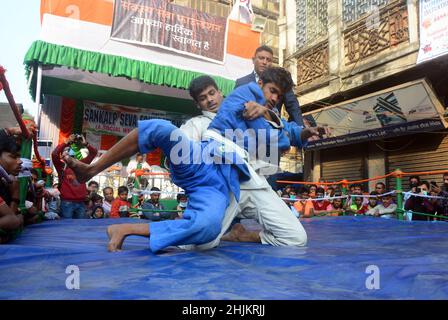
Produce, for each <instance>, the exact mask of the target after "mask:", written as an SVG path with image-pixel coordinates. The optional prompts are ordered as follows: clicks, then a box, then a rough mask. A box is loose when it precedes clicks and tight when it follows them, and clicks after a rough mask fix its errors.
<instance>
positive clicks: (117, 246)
mask: <svg viewBox="0 0 448 320" xmlns="http://www.w3.org/2000/svg"><path fill="white" fill-rule="evenodd" d="M107 236H108V237H109V243H108V244H107V250H108V251H109V252H117V251H121V247H122V246H123V241H124V238H125V234H124V233H122V232H120V226H119V225H116V224H114V225H111V226H109V227H108V228H107Z"/></svg>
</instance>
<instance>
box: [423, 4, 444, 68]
mask: <svg viewBox="0 0 448 320" xmlns="http://www.w3.org/2000/svg"><path fill="white" fill-rule="evenodd" d="M419 3H420V23H419V27H420V51H419V53H418V58H417V63H421V62H424V61H427V60H430V59H434V58H437V57H439V56H441V55H444V54H447V53H448V0H421V1H419Z"/></svg>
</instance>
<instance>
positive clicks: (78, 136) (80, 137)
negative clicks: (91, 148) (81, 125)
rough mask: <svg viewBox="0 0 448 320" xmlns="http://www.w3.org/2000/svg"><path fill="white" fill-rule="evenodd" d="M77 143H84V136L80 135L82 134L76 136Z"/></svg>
mask: <svg viewBox="0 0 448 320" xmlns="http://www.w3.org/2000/svg"><path fill="white" fill-rule="evenodd" d="M75 141H76V142H82V135H80V134H75Z"/></svg>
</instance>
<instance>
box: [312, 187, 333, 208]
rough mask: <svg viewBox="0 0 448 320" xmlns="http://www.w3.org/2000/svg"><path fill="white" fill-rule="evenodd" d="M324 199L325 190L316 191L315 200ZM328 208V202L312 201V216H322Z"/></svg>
mask: <svg viewBox="0 0 448 320" xmlns="http://www.w3.org/2000/svg"><path fill="white" fill-rule="evenodd" d="M324 197H325V190H324V189H323V188H317V189H316V198H317V199H323V198H324ZM329 206H330V202H329V201H328V200H317V201H313V207H314V214H315V215H317V214H322V213H325V212H326V211H327V209H328V207H329Z"/></svg>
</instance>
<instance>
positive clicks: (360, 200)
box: [278, 172, 448, 221]
mask: <svg viewBox="0 0 448 320" xmlns="http://www.w3.org/2000/svg"><path fill="white" fill-rule="evenodd" d="M408 182H409V185H410V190H409V191H404V192H403V193H404V196H403V207H402V208H401V210H404V212H405V219H407V220H423V221H435V220H441V221H448V219H445V218H444V217H447V218H448V172H446V173H444V174H443V186H438V185H437V183H436V182H434V181H431V182H428V181H421V180H420V177H418V176H410V177H409V180H408ZM278 194H279V196H281V197H282V199H283V200H284V201H285V203H286V204H287V205H288V207H289V208H290V209H291V212H292V213H293V214H294V215H295V216H296V217H298V218H310V217H313V216H338V215H365V216H373V217H382V218H395V217H397V209H398V205H397V199H396V196H397V194H396V192H390V191H389V190H387V188H386V184H384V183H383V182H378V183H376V185H375V190H373V191H371V192H370V193H368V192H366V191H365V190H364V187H363V185H362V184H352V185H350V186H348V187H347V188H346V189H345V190H343V189H342V187H341V185H338V184H335V185H327V184H322V185H315V184H311V185H302V186H300V187H298V188H296V187H293V186H291V185H287V186H285V187H284V188H283V189H282V190H279V191H278ZM438 216H439V217H438Z"/></svg>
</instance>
